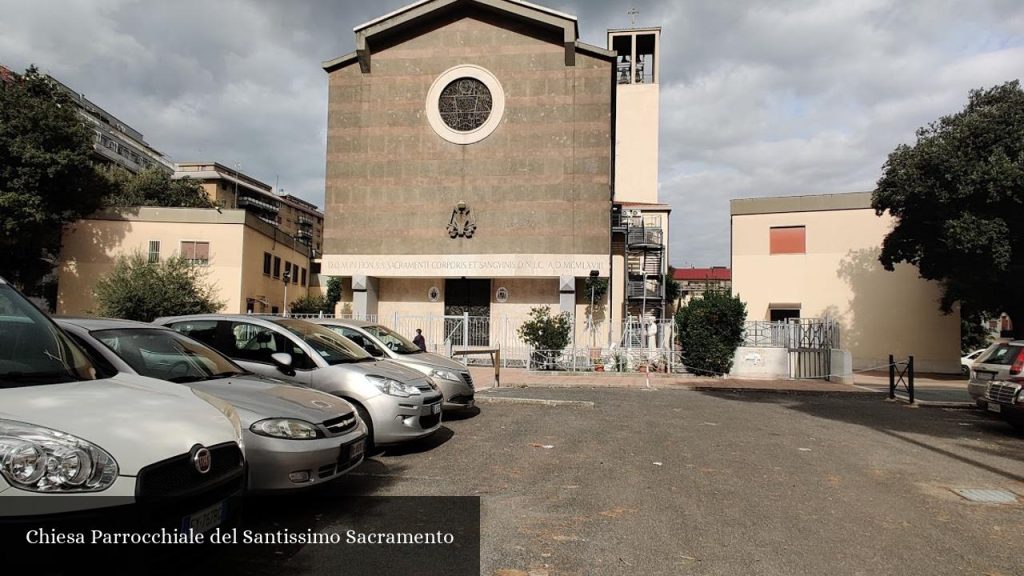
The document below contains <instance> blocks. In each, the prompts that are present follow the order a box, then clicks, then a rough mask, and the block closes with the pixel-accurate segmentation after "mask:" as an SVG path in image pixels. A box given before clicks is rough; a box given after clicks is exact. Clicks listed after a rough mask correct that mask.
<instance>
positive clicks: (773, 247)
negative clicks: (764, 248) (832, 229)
mask: <svg viewBox="0 0 1024 576" xmlns="http://www.w3.org/2000/svg"><path fill="white" fill-rule="evenodd" d="M806 230H807V229H806V228H805V227H804V226H781V227H775V228H772V229H771V231H770V240H769V246H770V249H769V250H770V253H771V254H806V253H807V235H806Z"/></svg>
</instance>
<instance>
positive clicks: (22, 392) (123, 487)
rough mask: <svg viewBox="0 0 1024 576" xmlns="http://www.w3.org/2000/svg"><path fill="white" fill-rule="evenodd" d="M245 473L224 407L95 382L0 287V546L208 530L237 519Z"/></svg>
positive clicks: (151, 387) (146, 386) (85, 360)
mask: <svg viewBox="0 0 1024 576" xmlns="http://www.w3.org/2000/svg"><path fill="white" fill-rule="evenodd" d="M244 473H245V462H244V460H243V456H242V450H241V446H240V432H239V427H238V419H237V416H236V415H235V413H234V411H233V409H232V408H231V407H230V406H229V405H227V404H226V403H224V402H223V401H220V400H216V399H213V398H212V397H206V396H205V395H203V396H201V395H200V394H197V393H196V392H194V391H193V390H192V389H191V388H188V387H185V386H167V385H166V383H163V382H160V381H158V380H151V379H149V378H146V377H142V376H136V375H130V374H112V373H106V372H103V371H102V369H101V368H100V367H99V366H98V365H97V364H94V363H93V361H92V360H91V359H90V357H89V356H87V355H86V353H85V352H84V351H83V350H82V349H81V348H79V347H78V346H77V345H76V344H75V343H74V342H73V341H72V340H71V339H70V338H69V337H68V336H67V335H65V334H64V333H63V332H62V331H61V330H60V329H59V328H58V327H57V325H56V324H54V322H53V321H52V320H50V318H49V317H47V316H46V315H45V314H43V313H42V312H40V311H39V310H38V309H37V308H36V307H35V306H34V305H32V303H31V302H29V301H28V300H27V299H25V297H24V296H22V295H21V294H20V293H18V292H17V291H16V290H15V289H14V288H13V287H12V286H10V285H9V284H7V282H5V281H4V280H3V279H2V278H0V528H2V529H3V530H2V532H3V533H4V535H5V536H6V535H7V533H8V532H9V531H14V532H17V530H18V529H19V528H21V527H26V526H37V527H38V526H48V527H57V529H60V528H62V527H64V526H65V525H73V526H74V527H76V528H83V527H84V528H92V527H94V526H95V525H96V523H99V524H100V525H103V526H106V527H111V528H121V529H128V530H130V529H135V528H137V527H139V526H150V525H153V526H160V527H165V528H169V529H171V528H173V529H182V530H186V531H187V530H189V529H192V530H194V531H197V532H205V531H208V530H211V529H213V528H215V527H217V526H219V525H221V524H223V523H226V522H228V521H234V519H235V517H236V511H237V509H238V502H239V498H240V494H241V491H242V489H243V488H244V478H245V474H244ZM22 538H24V536H22ZM5 543H6V542H0V548H3V546H4V544H5Z"/></svg>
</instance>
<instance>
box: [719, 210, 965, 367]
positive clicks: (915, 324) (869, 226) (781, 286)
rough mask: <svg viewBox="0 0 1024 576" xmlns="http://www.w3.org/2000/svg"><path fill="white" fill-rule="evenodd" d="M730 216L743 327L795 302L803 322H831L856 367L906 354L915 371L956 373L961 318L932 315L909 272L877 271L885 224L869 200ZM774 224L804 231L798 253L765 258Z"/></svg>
mask: <svg viewBox="0 0 1024 576" xmlns="http://www.w3.org/2000/svg"><path fill="white" fill-rule="evenodd" d="M833 206H843V207H844V209H830V207H833ZM803 210H807V211H803ZM732 211H733V215H732V269H733V285H732V286H733V293H734V294H736V295H738V296H739V298H740V299H741V300H743V301H744V302H745V303H746V304H747V319H748V320H768V319H769V318H770V309H771V307H772V306H773V304H775V305H782V307H788V306H786V305H788V304H799V306H800V315H801V316H802V317H825V316H828V317H832V318H836V319H837V320H838V321H839V323H840V326H841V346H842V348H844V349H847V350H849V351H850V352H851V353H852V355H853V363H854V369H863V368H868V367H873V366H883V365H886V364H887V363H888V355H889V354H893V355H895V356H896V357H897V358H902V359H906V357H907V356H909V355H913V356H914V360H915V364H916V366H917V368H918V370H920V371H926V372H943V373H957V372H959V369H960V364H959V359H960V317H959V314H958V313H956V312H954V313H952V314H949V315H944V314H942V313H941V312H940V311H939V308H938V304H939V297H940V288H939V286H938V284H936V283H934V282H929V281H925V280H922V279H920V278H919V277H918V273H917V269H916V268H915V267H913V266H910V265H905V264H904V265H899V266H897V267H896V270H895V271H894V272H888V271H886V270H884V269H883V268H882V265H881V264H880V263H879V262H878V255H879V253H880V250H881V244H882V240H883V238H884V237H885V235H886V234H887V233H888V232H889V231H890V230H891V228H892V225H893V219H892V218H891V217H890V216H888V215H883V216H882V217H879V216H876V215H875V213H874V210H872V209H871V208H870V194H869V193H865V194H856V195H855V194H842V195H830V196H815V197H803V198H801V197H794V198H771V199H756V200H755V199H750V200H737V201H733V203H732ZM759 211H774V212H775V213H757V212H759ZM738 212H739V213H738ZM774 226H805V227H806V228H805V234H806V235H805V238H806V253H804V254H775V255H772V254H770V250H769V234H770V229H771V228H772V227H774Z"/></svg>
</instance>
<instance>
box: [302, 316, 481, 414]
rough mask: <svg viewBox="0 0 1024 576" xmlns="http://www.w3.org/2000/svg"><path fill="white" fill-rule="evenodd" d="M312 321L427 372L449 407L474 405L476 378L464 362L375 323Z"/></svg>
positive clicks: (376, 353) (379, 354) (378, 354)
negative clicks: (474, 383)
mask: <svg viewBox="0 0 1024 576" xmlns="http://www.w3.org/2000/svg"><path fill="white" fill-rule="evenodd" d="M310 322H315V323H317V324H320V325H321V326H326V327H328V328H330V329H331V330H334V331H335V332H337V333H339V334H341V335H342V336H345V337H346V338H348V339H349V340H352V341H353V342H355V343H356V344H358V345H360V346H361V347H363V349H365V350H366V351H367V352H369V353H370V355H371V356H374V357H376V358H387V359H389V360H391V361H393V362H397V363H399V364H401V365H403V366H406V367H409V368H412V369H414V370H418V371H419V372H422V373H423V374H426V375H427V376H428V377H430V378H432V379H433V380H434V383H435V384H437V386H438V388H440V390H441V393H442V394H444V407H445V409H446V410H451V409H462V408H472V407H473V404H474V399H473V393H474V388H473V377H472V376H470V374H469V370H468V369H467V368H466V367H465V366H464V365H462V364H460V363H458V362H456V361H455V360H452V359H451V358H446V357H444V356H441V355H440V354H434V353H432V352H425V351H423V350H420V349H419V347H418V346H416V345H415V344H413V343H412V342H411V341H409V339H408V338H406V337H405V336H402V335H401V334H399V333H397V332H395V331H393V330H389V329H388V328H385V327H384V326H381V325H380V324H374V323H373V322H367V321H365V320H340V319H336V318H314V319H311V320H310Z"/></svg>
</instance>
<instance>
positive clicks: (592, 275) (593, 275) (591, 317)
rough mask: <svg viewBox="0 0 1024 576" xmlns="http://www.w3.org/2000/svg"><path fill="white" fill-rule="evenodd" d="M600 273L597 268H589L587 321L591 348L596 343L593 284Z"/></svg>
mask: <svg viewBox="0 0 1024 576" xmlns="http://www.w3.org/2000/svg"><path fill="white" fill-rule="evenodd" d="M600 273H601V272H600V271H598V270H591V271H590V310H589V314H588V316H589V320H588V322H589V323H590V347H591V348H593V347H594V345H595V344H596V342H595V335H596V333H597V330H595V328H596V327H595V326H594V284H595V283H597V276H598V274H600Z"/></svg>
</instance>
